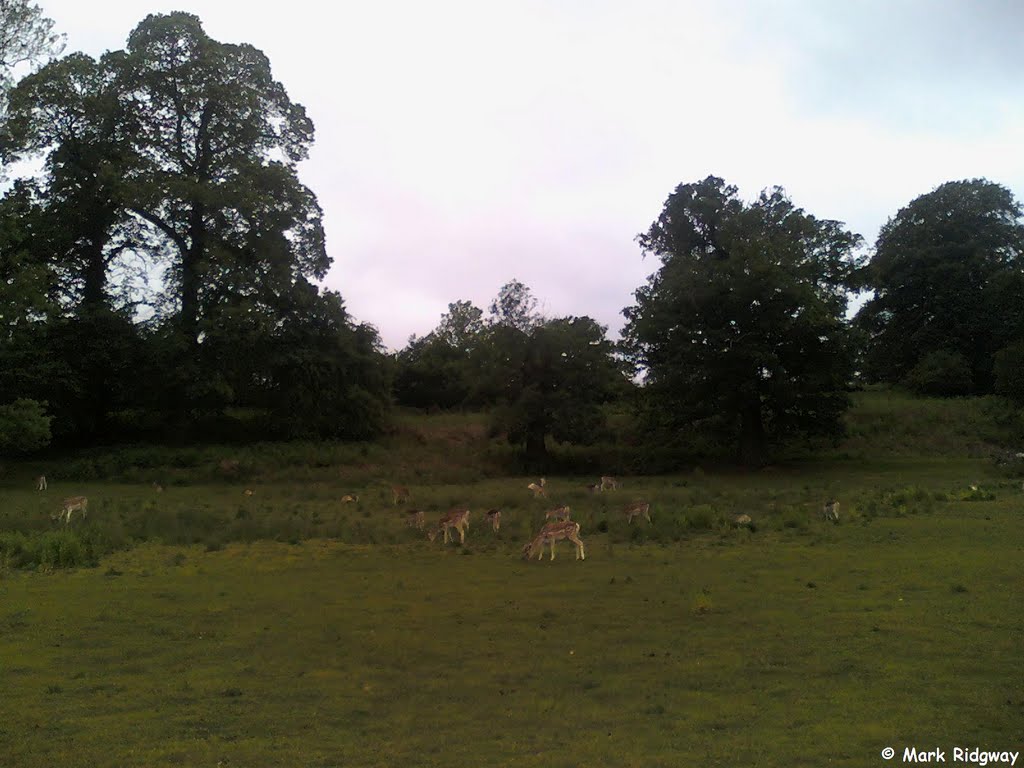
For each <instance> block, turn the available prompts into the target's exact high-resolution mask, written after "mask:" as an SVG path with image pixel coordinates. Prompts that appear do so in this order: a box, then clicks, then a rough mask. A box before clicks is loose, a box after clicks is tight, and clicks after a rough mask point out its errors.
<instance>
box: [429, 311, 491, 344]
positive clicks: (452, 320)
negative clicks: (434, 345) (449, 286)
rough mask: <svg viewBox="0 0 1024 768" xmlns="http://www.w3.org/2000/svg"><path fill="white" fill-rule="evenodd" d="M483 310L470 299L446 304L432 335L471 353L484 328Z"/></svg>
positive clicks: (478, 341)
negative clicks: (446, 309) (446, 306)
mask: <svg viewBox="0 0 1024 768" xmlns="http://www.w3.org/2000/svg"><path fill="white" fill-rule="evenodd" d="M483 317H484V312H483V310H482V309H480V308H479V307H477V306H476V305H474V304H473V302H471V301H456V302H453V303H451V304H449V305H448V312H447V313H445V314H443V315H441V322H440V323H439V324H438V326H437V328H436V329H435V330H434V335H435V336H436V337H437V338H438V339H439V340H441V341H443V342H444V343H445V344H447V345H448V346H450V347H451V348H452V349H455V350H458V351H460V352H463V353H465V354H467V355H468V354H471V353H472V352H473V350H474V349H475V348H476V347H477V345H478V344H479V343H480V334H481V333H482V332H483V330H484V321H483Z"/></svg>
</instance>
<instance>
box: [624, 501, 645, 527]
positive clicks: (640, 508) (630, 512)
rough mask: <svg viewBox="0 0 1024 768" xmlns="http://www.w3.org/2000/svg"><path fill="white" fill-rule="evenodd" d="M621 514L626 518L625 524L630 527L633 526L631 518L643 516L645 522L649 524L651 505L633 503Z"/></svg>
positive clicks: (639, 502)
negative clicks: (645, 519)
mask: <svg viewBox="0 0 1024 768" xmlns="http://www.w3.org/2000/svg"><path fill="white" fill-rule="evenodd" d="M622 513H623V514H624V515H625V516H626V522H627V523H629V524H630V525H632V524H633V518H634V517H639V516H640V515H643V516H644V517H645V518H647V522H648V523H649V522H651V505H650V504H648V503H647V502H646V501H634V502H633V503H632V504H630V505H629V506H628V507H626V508H625V509H624V510H623V511H622Z"/></svg>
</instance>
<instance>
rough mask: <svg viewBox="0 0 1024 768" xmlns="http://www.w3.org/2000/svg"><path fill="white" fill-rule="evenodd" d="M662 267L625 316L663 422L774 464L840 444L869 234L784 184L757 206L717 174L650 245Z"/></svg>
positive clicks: (678, 201) (674, 210) (677, 202)
mask: <svg viewBox="0 0 1024 768" xmlns="http://www.w3.org/2000/svg"><path fill="white" fill-rule="evenodd" d="M638 240H639V242H640V245H641V247H642V248H643V250H644V253H645V254H651V255H654V256H656V257H657V258H658V259H659V260H660V261H661V267H660V268H659V269H658V271H657V272H656V273H655V274H653V275H652V276H651V278H650V279H649V280H648V283H647V284H646V285H645V286H643V287H641V288H640V289H639V290H637V292H636V300H637V303H636V305H634V306H633V307H629V308H627V309H626V310H625V311H624V314H625V316H626V318H627V325H626V328H625V334H624V336H625V339H624V344H625V348H626V349H627V351H628V355H629V357H630V358H631V360H632V361H633V363H634V364H635V365H636V366H637V367H638V369H639V370H640V371H642V373H643V375H644V376H645V378H646V385H645V395H646V397H647V398H648V403H649V404H650V405H651V408H650V410H649V413H650V414H656V418H655V422H656V423H655V424H654V426H658V427H661V428H664V429H669V430H671V431H680V430H690V429H694V428H701V429H708V430H713V431H714V432H716V433H718V434H719V435H721V436H722V437H724V438H725V439H726V440H728V441H731V442H732V443H733V444H734V445H735V446H736V448H737V453H738V455H739V458H740V459H741V460H743V461H744V462H746V463H749V464H758V463H761V462H762V461H763V460H764V458H765V455H766V449H767V447H768V445H769V443H770V442H773V441H780V440H784V439H786V438H790V437H793V436H795V435H800V434H835V433H837V431H838V430H839V429H840V416H841V415H842V413H843V412H844V410H845V409H846V407H847V396H846V395H845V388H846V385H847V382H848V380H849V377H850V376H851V375H852V372H853V347H852V341H851V335H850V332H849V329H848V327H847V326H846V324H845V323H844V321H843V315H844V312H845V309H846V302H847V297H846V292H845V290H844V287H845V286H846V284H847V283H848V282H849V281H850V279H851V276H852V274H853V272H854V270H855V268H856V266H857V263H858V262H857V257H856V249H857V247H858V245H859V244H860V237H859V236H858V235H855V234H853V233H851V232H849V231H847V230H846V229H845V228H844V227H843V225H842V223H841V222H838V221H830V220H821V219H817V218H815V217H814V216H811V215H810V214H807V213H806V212H804V211H803V210H802V209H800V208H797V207H796V206H795V205H794V204H793V203H792V202H791V201H790V199H789V198H788V197H787V196H786V194H785V192H784V191H783V190H782V189H781V188H778V187H776V188H774V189H771V190H767V191H765V192H762V193H761V195H760V196H759V198H758V199H757V200H756V201H755V202H754V203H752V204H746V203H744V202H743V201H742V200H740V199H739V197H738V196H737V189H736V187H734V186H731V185H728V184H726V183H725V182H724V181H723V180H722V179H720V178H717V177H714V176H709V177H707V178H706V179H704V180H702V181H699V182H696V183H692V184H681V185H679V186H678V187H676V189H675V191H674V192H673V193H672V194H671V195H670V196H669V198H668V200H667V201H666V203H665V206H664V209H663V210H662V212H661V214H660V216H659V217H658V219H657V220H656V221H655V222H654V223H652V225H651V227H650V228H649V229H648V231H647V232H645V233H643V234H641V235H640V236H639V238H638Z"/></svg>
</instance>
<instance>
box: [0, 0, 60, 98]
mask: <svg viewBox="0 0 1024 768" xmlns="http://www.w3.org/2000/svg"><path fill="white" fill-rule="evenodd" d="M63 47H64V42H63V35H58V34H54V32H53V21H52V20H51V19H48V18H47V17H45V16H43V12H42V9H41V8H40V7H39V6H38V5H35V4H34V3H30V2H29V1H28V0H0V90H3V91H6V90H7V89H8V88H9V87H10V85H11V73H12V72H13V70H14V69H15V68H16V67H17V66H18V65H19V64H28V63H36V62H38V61H39V60H40V59H43V58H45V57H47V56H56V55H57V54H59V53H60V51H61V50H62V49H63Z"/></svg>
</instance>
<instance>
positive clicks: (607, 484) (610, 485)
mask: <svg viewBox="0 0 1024 768" xmlns="http://www.w3.org/2000/svg"><path fill="white" fill-rule="evenodd" d="M618 489H619V481H618V480H616V479H615V478H614V477H607V476H602V477H601V490H602V491H617V490H618Z"/></svg>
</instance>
